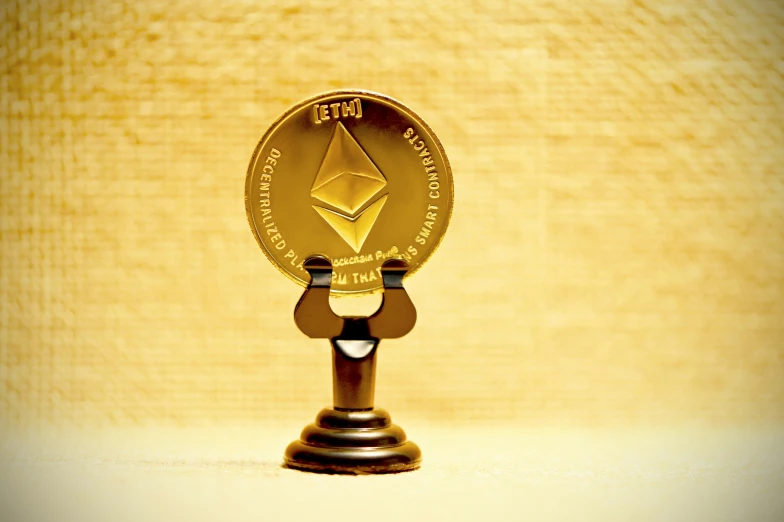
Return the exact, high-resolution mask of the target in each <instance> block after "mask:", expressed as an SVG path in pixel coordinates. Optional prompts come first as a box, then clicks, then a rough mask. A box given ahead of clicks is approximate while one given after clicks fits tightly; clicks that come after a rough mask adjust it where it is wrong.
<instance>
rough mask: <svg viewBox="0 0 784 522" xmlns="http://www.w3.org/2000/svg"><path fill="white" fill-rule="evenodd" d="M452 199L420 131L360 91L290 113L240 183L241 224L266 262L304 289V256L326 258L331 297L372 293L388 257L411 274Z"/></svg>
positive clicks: (429, 137) (427, 134)
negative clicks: (242, 185) (245, 217)
mask: <svg viewBox="0 0 784 522" xmlns="http://www.w3.org/2000/svg"><path fill="white" fill-rule="evenodd" d="M452 199H453V189H452V173H451V171H450V168H449V163H448V161H447V159H446V155H445V154H444V151H443V148H442V147H441V144H440V143H439V141H438V139H437V138H436V137H435V135H434V134H433V132H432V131H431V130H430V128H429V127H428V126H427V124H425V122H423V121H422V120H421V119H420V118H419V117H418V116H416V115H415V114H414V113H413V112H411V111H410V110H409V109H408V108H406V107H404V106H403V105H401V104H400V103H399V102H397V101H395V100H392V99H390V98H388V97H386V96H383V95H380V94H374V93H369V92H364V91H337V92H330V93H326V94H323V95H321V96H317V97H315V98H312V99H310V100H307V101H305V102H302V103H300V104H298V105H296V106H295V107H293V108H292V109H291V110H289V111H288V112H287V113H286V114H284V115H283V116H282V117H281V118H280V119H279V120H278V121H276V122H275V123H274V124H273V125H272V127H271V128H270V129H269V130H268V131H267V132H266V134H265V135H264V137H263V138H262V139H261V142H259V144H258V146H257V147H256V151H255V152H254V154H253V157H252V158H251V163H250V167H249V168H248V176H247V178H246V183H245V207H246V210H247V214H248V221H249V222H250V225H251V230H252V231H253V234H254V235H255V237H256V240H257V241H258V243H259V245H260V246H261V247H262V250H263V252H264V253H265V254H266V256H267V257H268V258H269V259H270V261H272V263H273V264H274V265H275V266H276V267H277V268H278V269H280V270H281V271H282V272H283V273H284V274H286V275H287V276H288V277H290V278H292V279H293V280H294V281H296V282H298V283H299V284H302V285H305V284H307V281H308V280H309V276H308V274H307V272H306V271H305V270H304V268H303V267H302V263H303V262H304V261H305V259H307V258H308V257H309V256H311V255H316V254H320V255H323V256H326V257H328V258H329V259H330V260H331V261H332V264H333V267H334V271H333V274H332V292H333V293H334V294H337V295H341V294H363V293H369V292H373V291H376V290H378V289H380V288H381V286H382V285H381V264H382V263H383V262H384V261H385V260H386V259H389V258H392V257H402V258H404V259H405V260H406V261H408V263H409V265H410V266H411V270H410V271H409V273H408V274H409V275H410V274H412V273H414V272H415V271H416V270H417V269H418V268H419V267H420V266H421V265H422V264H423V263H424V261H425V260H426V259H427V258H428V257H429V256H430V255H431V254H432V253H433V251H434V250H435V249H436V247H437V246H438V244H439V243H440V241H441V239H442V238H443V235H444V232H445V231H446V228H447V225H448V224H449V218H450V216H451V213H452Z"/></svg>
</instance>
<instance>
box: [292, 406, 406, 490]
mask: <svg viewBox="0 0 784 522" xmlns="http://www.w3.org/2000/svg"><path fill="white" fill-rule="evenodd" d="M421 460H422V453H421V451H420V450H419V447H418V446H417V445H416V444H414V443H413V442H411V441H407V440H406V434H405V432H404V431H403V429H402V428H400V427H399V426H396V425H394V424H392V418H391V417H390V415H389V413H387V412H386V411H385V410H382V409H378V410H370V411H338V410H333V409H329V408H325V409H323V410H321V412H320V413H319V414H318V416H317V417H316V422H315V423H314V424H310V425H308V426H306V427H305V429H304V430H302V435H300V440H297V441H294V442H292V443H291V444H289V447H288V448H286V453H285V456H284V462H285V463H286V466H288V467H290V468H294V469H300V470H303V471H316V472H324V473H350V474H355V475H360V474H375V473H398V472H401V471H411V470H414V469H417V468H418V467H419V465H420V462H421Z"/></svg>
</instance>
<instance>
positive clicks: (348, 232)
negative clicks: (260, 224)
mask: <svg viewBox="0 0 784 522" xmlns="http://www.w3.org/2000/svg"><path fill="white" fill-rule="evenodd" d="M386 185H387V180H386V178H385V177H384V175H383V174H381V172H380V171H379V170H378V167H376V166H375V165H374V164H373V161H372V160H371V159H370V158H369V157H368V155H367V153H366V152H365V151H364V150H362V147H360V146H359V143H357V141H356V140H355V139H354V137H353V136H351V134H349V132H348V130H346V128H345V127H344V126H343V124H342V123H340V122H338V123H337V125H336V126H335V130H334V131H333V133H332V137H331V138H330V140H329V145H328V146H327V152H326V154H324V160H323V161H322V162H321V166H320V167H319V170H318V173H316V179H315V180H314V181H313V187H312V188H311V189H310V195H311V196H313V197H314V198H316V199H318V200H320V201H322V202H324V203H326V204H327V205H328V206H329V207H332V208H326V207H322V206H320V205H313V209H314V210H315V211H316V212H318V214H319V215H320V216H321V217H322V218H324V221H326V222H327V223H328V224H329V225H330V226H331V227H332V228H333V229H334V230H335V232H337V233H338V235H340V237H341V238H343V240H344V241H345V242H346V243H348V245H349V246H350V247H351V248H353V249H354V251H355V252H359V250H360V249H361V248H362V245H363V244H364V243H365V240H366V239H367V237H368V234H370V229H372V228H373V225H374V224H375V222H376V219H377V218H378V215H379V214H380V213H381V209H382V208H383V206H384V203H386V201H387V194H383V195H381V196H380V197H378V198H377V199H375V200H374V198H376V196H378V195H379V194H380V193H381V191H382V189H383V188H384V187H386ZM368 203H369V204H368Z"/></svg>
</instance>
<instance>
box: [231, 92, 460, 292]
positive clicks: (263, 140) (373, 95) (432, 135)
mask: <svg viewBox="0 0 784 522" xmlns="http://www.w3.org/2000/svg"><path fill="white" fill-rule="evenodd" d="M339 95H361V96H366V97H369V98H377V99H378V100H379V101H381V102H385V103H388V104H390V105H392V106H393V108H395V109H397V110H400V111H401V112H403V113H405V114H406V115H408V116H409V117H410V118H411V119H412V120H414V121H415V122H416V123H418V124H419V125H421V126H422V127H423V128H424V129H425V130H426V131H427V133H428V135H429V136H430V138H431V139H432V140H433V142H434V143H435V145H436V148H437V149H438V152H439V154H440V155H441V158H442V159H443V160H444V168H445V169H446V174H447V177H448V178H449V197H450V201H451V205H449V210H448V211H447V215H446V224H445V225H444V229H443V232H442V233H441V235H440V236H439V238H438V239H437V240H436V241H435V244H434V245H433V247H432V248H431V249H430V250H429V251H428V252H427V254H425V256H424V257H423V258H422V259H421V260H420V261H419V263H417V264H416V266H414V267H412V268H411V269H410V270H409V271H408V272H407V273H406V275H405V278H408V277H409V276H411V275H413V274H415V273H416V272H417V271H418V270H419V269H420V268H421V267H422V266H423V265H424V264H425V263H426V262H427V261H428V259H430V256H432V255H433V253H434V252H435V251H436V250H438V247H439V246H440V245H441V242H442V241H443V240H444V236H445V235H446V231H447V229H448V228H449V223H450V221H451V219H452V211H453V209H454V206H455V184H454V181H453V178H452V167H451V166H450V165H449V159H448V158H447V156H446V151H444V147H443V145H441V141H440V140H439V139H438V137H437V136H436V133H435V132H434V131H433V129H432V128H431V127H430V125H428V124H427V122H425V120H423V119H422V118H421V117H419V116H418V115H417V114H416V113H414V111H413V110H411V109H410V108H408V107H407V106H406V105H404V104H402V103H400V102H399V101H398V100H396V99H395V98H392V97H391V96H387V95H385V94H381V93H378V92H374V91H368V90H364V89H338V90H335V91H326V92H323V93H321V94H317V95H315V96H311V97H310V98H307V99H305V100H302V101H300V102H299V103H296V104H294V105H293V106H291V107H290V108H289V109H288V110H287V111H286V112H284V113H283V114H282V115H281V116H279V117H278V118H277V119H276V120H275V121H274V122H273V123H272V125H270V126H269V128H268V129H267V131H266V132H265V133H264V135H263V136H262V137H261V140H259V143H258V144H257V145H256V148H255V149H254V150H253V155H252V156H251V158H250V164H249V165H248V172H247V174H246V176H245V216H246V218H247V220H248V225H250V229H251V232H253V237H255V238H256V243H258V244H259V246H260V247H261V251H262V252H263V253H264V255H265V256H266V258H267V259H268V260H269V261H270V263H272V266H274V267H275V268H277V269H278V271H279V272H281V273H282V274H283V275H285V276H286V277H288V278H289V279H291V280H292V281H294V282H295V283H297V284H298V285H299V286H301V287H306V286H308V282H307V281H303V280H300V279H299V278H297V277H296V276H294V275H293V274H291V273H289V272H288V271H287V270H285V269H284V268H283V267H282V266H281V264H280V263H279V262H278V261H277V260H276V259H275V258H274V257H273V256H272V254H271V253H270V252H269V250H268V249H267V247H266V245H265V244H264V242H263V241H262V240H261V238H260V237H259V231H258V230H257V229H256V224H255V223H254V222H253V212H252V208H251V203H252V197H251V194H250V191H251V188H252V185H251V183H252V178H253V171H254V167H255V166H256V161H257V159H258V156H259V154H260V152H261V150H262V149H263V148H264V145H265V144H266V143H267V140H268V139H269V138H270V137H271V136H272V134H273V132H274V131H275V130H276V129H277V128H278V127H279V126H280V125H281V124H282V123H283V122H284V121H285V120H286V119H287V118H288V117H289V116H291V115H292V114H293V113H295V112H297V111H298V110H300V109H301V108H302V107H305V106H307V105H309V104H311V103H313V102H314V101H316V100H320V99H323V98H326V97H330V96H339ZM322 255H324V254H322ZM326 257H329V256H326ZM331 261H332V260H331V259H330V262H331ZM405 278H404V279H405ZM381 291H383V286H379V287H378V288H374V289H371V290H335V289H333V288H330V295H333V296H336V297H348V296H362V295H371V294H375V293H378V292H381Z"/></svg>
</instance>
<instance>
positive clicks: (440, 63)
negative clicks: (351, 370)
mask: <svg viewBox="0 0 784 522" xmlns="http://www.w3.org/2000/svg"><path fill="white" fill-rule="evenodd" d="M0 10H1V11H2V15H1V17H2V18H1V20H2V22H1V23H0V68H1V71H2V76H1V78H0V82H2V84H1V87H0V96H1V101H0V168H1V169H2V170H1V173H2V175H1V176H0V419H2V421H3V422H4V423H6V424H9V423H10V424H12V425H15V426H32V425H43V424H46V425H50V424H54V425H78V426H107V425H108V426H130V425H148V424H168V423H173V424H179V425H191V424H203V423H232V422H261V423H273V422H278V421H292V420H297V421H301V422H302V423H305V422H306V421H308V420H309V419H312V417H313V415H314V414H315V413H316V412H317V410H318V409H319V408H321V407H322V406H324V405H327V404H328V403H329V401H330V393H331V385H330V378H331V377H330V354H329V349H328V345H327V343H326V342H325V341H317V340H309V339H306V338H305V337H304V336H303V335H302V334H300V333H299V332H298V330H297V329H296V327H295V326H294V323H293V320H292V310H293V307H294V305H295V303H296V301H297V299H298V298H299V296H300V293H301V289H300V288H299V287H297V286H296V285H294V284H293V283H291V282H290V281H289V280H288V279H286V278H285V277H283V276H282V275H280V274H279V273H278V272H277V271H276V269H275V268H273V267H272V266H271V265H270V264H269V263H268V262H267V260H266V259H265V257H264V256H263V255H262V253H261V251H260V250H259V248H258V246H257V245H256V242H255V240H254V238H253V236H252V234H251V232H250V229H249V226H248V223H247V221H246V217H245V209H244V203H243V196H244V194H243V190H244V179H245V172H246V169H247V166H248V162H249V160H250V156H251V153H252V152H253V149H254V146H255V145H256V143H257V142H258V140H259V139H260V138H261V135H262V134H263V132H264V131H265V130H266V128H267V127H268V126H269V125H270V124H271V123H272V122H273V121H274V120H275V119H276V118H277V117H278V116H279V115H280V114H281V113H282V112H283V111H285V110H286V109H287V108H288V107H290V106H291V105H292V104H294V103H296V102H298V101H300V100H301V99H304V98H307V97H309V96H311V95H313V94H316V93H319V92H321V91H325V90H330V89H335V88H364V89H368V90H373V91H378V92H382V93H385V94H388V95H390V96H392V97H395V98H397V99H399V100H400V101H402V102H403V103H405V104H406V105H408V106H409V107H411V108H412V109H413V110H414V111H416V112H417V113H418V114H419V115H420V116H422V117H423V118H424V119H425V120H426V121H427V122H428V123H429V124H430V125H431V126H432V128H433V129H434V130H435V132H436V134H437V135H438V136H439V138H440V139H441V141H442V143H443V145H444V147H445V150H446V152H447V155H448V157H449V159H450V161H451V164H452V170H453V175H454V182H455V197H456V199H455V205H454V213H453V217H452V222H451V225H450V228H449V230H448V233H447V236H446V239H445V241H444V242H443V244H442V246H441V247H440V249H439V250H438V252H437V253H436V254H435V255H434V256H433V258H432V259H431V260H430V261H429V262H428V264H427V265H426V266H425V267H424V268H423V269H422V270H421V271H420V272H418V273H417V274H416V275H415V276H414V277H412V278H411V279H410V280H409V281H408V284H407V286H408V288H409V290H410V293H411V295H412V297H413V299H414V302H415V303H416V305H417V307H418V310H419V323H418V325H417V327H416V328H415V329H414V331H413V332H412V333H411V334H410V335H408V336H407V337H405V338H404V339H401V340H397V341H386V342H384V343H382V345H381V348H380V350H381V352H380V359H379V374H378V383H377V404H378V405H380V406H383V407H386V408H388V409H389V410H390V411H392V412H393V415H394V416H395V417H396V418H397V419H398V420H403V421H404V420H405V419H417V420H418V421H425V422H433V423H450V422H451V423H473V422H477V423H485V424H488V423H490V424H491V423H512V424H514V423H519V424H525V425H547V426H558V425H580V426H595V425H602V426H625V425H649V424H650V425H681V424H693V423H700V424H709V425H716V424H723V425H738V426H742V425H756V424H781V423H782V421H784V167H783V166H782V165H783V164H784V149H783V148H782V144H784V125H783V124H782V111H784V4H782V3H781V2H777V1H775V0H726V1H707V0H706V1H691V0H686V1H684V0H665V1H649V0H637V1H631V0H630V1H624V0H601V1H598V0H593V1H591V2H575V1H572V0H568V1H567V0H563V1H534V2H512V1H501V0H498V1H492V0H488V1H473V2H451V1H431V2H422V1H419V2H412V1H400V2H391V3H388V2H383V1H368V2H357V3H347V2H339V1H334V0H324V1H316V0H314V1H277V2H260V1H241V0H232V1H225V2H212V1H206V0H190V1H181V0H178V1H172V2H154V1H148V0H135V1H133V2H116V1H103V2H92V1H76V0H74V1H70V2H58V1H48V0H38V1H18V2H4V3H3V4H2V7H0ZM344 301H345V300H341V302H339V303H337V305H336V306H350V305H347V304H346V303H345V302H344ZM363 306H369V305H368V304H367V303H365V305H363ZM292 435H293V434H292Z"/></svg>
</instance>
